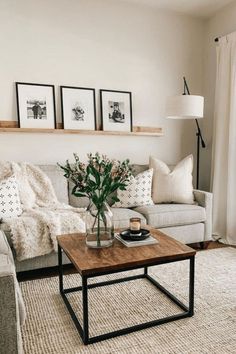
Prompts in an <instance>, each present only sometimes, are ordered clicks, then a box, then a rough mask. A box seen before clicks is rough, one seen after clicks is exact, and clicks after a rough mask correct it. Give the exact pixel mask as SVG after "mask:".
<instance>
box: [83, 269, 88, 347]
mask: <svg viewBox="0 0 236 354" xmlns="http://www.w3.org/2000/svg"><path fill="white" fill-rule="evenodd" d="M82 298H83V342H84V344H88V338H89V329H88V283H87V277H83V276H82Z"/></svg>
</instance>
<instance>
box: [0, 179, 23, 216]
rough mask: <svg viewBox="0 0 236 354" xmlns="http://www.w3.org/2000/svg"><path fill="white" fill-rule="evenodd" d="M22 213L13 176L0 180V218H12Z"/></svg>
mask: <svg viewBox="0 0 236 354" xmlns="http://www.w3.org/2000/svg"><path fill="white" fill-rule="evenodd" d="M21 214H22V209H21V204H20V196H19V190H18V185H17V181H16V178H15V176H14V175H13V176H10V177H8V178H7V179H5V180H3V181H0V218H3V219H4V218H14V217H16V216H19V215H21Z"/></svg>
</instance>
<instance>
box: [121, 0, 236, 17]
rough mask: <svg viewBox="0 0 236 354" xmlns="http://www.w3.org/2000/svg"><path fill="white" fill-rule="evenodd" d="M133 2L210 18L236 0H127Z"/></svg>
mask: <svg viewBox="0 0 236 354" xmlns="http://www.w3.org/2000/svg"><path fill="white" fill-rule="evenodd" d="M125 1H127V2H130V3H133V4H142V5H147V6H152V7H156V8H162V9H166V10H172V11H178V12H182V13H184V14H188V15H192V16H197V17H202V18H209V17H211V16H212V15H214V13H215V12H217V11H218V10H220V9H221V8H222V7H224V6H226V5H228V4H229V3H231V2H234V1H236V0H125Z"/></svg>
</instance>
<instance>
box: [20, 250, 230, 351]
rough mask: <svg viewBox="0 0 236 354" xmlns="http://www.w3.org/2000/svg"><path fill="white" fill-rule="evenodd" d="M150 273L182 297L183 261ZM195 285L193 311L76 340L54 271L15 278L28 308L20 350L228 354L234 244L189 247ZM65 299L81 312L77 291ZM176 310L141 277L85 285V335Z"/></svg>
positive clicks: (71, 281) (71, 278) (70, 279)
mask: <svg viewBox="0 0 236 354" xmlns="http://www.w3.org/2000/svg"><path fill="white" fill-rule="evenodd" d="M133 273H134V272H133ZM150 273H151V274H152V275H153V276H154V277H155V278H157V279H158V280H159V281H160V282H161V283H162V284H163V285H165V286H166V287H167V288H168V289H169V290H171V292H172V293H175V294H176V295H177V296H178V297H179V298H180V299H182V300H183V301H185V302H186V300H187V296H188V291H187V285H188V262H186V261H182V262H178V263H173V264H168V265H161V266H156V267H152V268H150ZM115 276H117V275H115ZM113 277H114V275H113ZM110 278H111V276H110ZM99 280H102V279H101V278H100V279H99ZM95 281H96V280H95ZM65 283H66V284H65V285H66V286H77V284H78V283H80V277H79V276H78V275H77V274H71V275H67V276H66V277H65ZM195 286H196V292H195V315H194V317H192V318H187V319H182V320H179V321H176V322H172V323H168V324H164V325H161V326H158V327H153V328H150V329H146V330H142V331H139V332H135V333H132V334H129V335H125V336H121V337H117V338H113V339H109V340H106V341H103V342H100V343H96V344H90V345H88V346H84V345H83V343H82V341H81V339H80V336H79V334H78V332H77V330H76V328H75V326H74V324H73V322H72V320H71V318H70V316H69V313H68V311H67V309H66V307H65V305H64V302H63V300H62V299H61V297H60V295H59V291H58V278H57V277H52V278H45V279H41V280H34V281H27V282H24V283H21V288H22V291H23V296H24V299H25V303H26V310H27V315H28V317H27V320H26V323H25V325H24V326H23V328H22V332H23V343H24V349H25V353H26V354H34V353H35V354H36V353H37V354H41V353H43V354H52V353H60V354H77V353H83V354H98V353H99V354H108V353H124V354H134V353H135V354H136V353H140V354H146V353H155V354H156V353H157V354H165V353H168V354H177V353H180V354H184V353H187V354H193V353H198V354H199V353H214V354H217V353H219V354H224V353H236V249H233V248H221V249H214V250H209V251H204V252H199V253H197V256H196V277H195ZM70 300H71V301H72V303H73V307H74V309H75V311H76V312H77V313H78V317H79V318H80V319H81V296H80V293H74V294H71V295H70ZM178 312H179V309H178V308H177V307H176V306H175V305H172V303H170V301H169V300H168V299H166V298H165V297H164V296H163V295H162V294H160V293H159V291H158V290H157V289H156V288H155V287H154V286H153V285H152V284H150V283H149V282H148V281H147V280H145V279H140V280H135V281H129V282H125V283H120V284H116V285H110V286H105V287H102V288H94V289H91V290H89V323H90V333H91V334H92V335H96V334H100V333H103V332H105V331H111V330H115V329H117V328H121V327H122V326H123V327H126V326H129V325H134V324H137V323H140V322H142V321H148V320H152V319H156V318H158V317H159V316H163V315H164V316H166V315H170V314H174V313H178Z"/></svg>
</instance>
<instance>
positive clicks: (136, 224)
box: [129, 218, 141, 232]
mask: <svg viewBox="0 0 236 354" xmlns="http://www.w3.org/2000/svg"><path fill="white" fill-rule="evenodd" d="M129 222H130V230H131V231H135V232H137V231H140V229H141V219H140V218H131V219H130V220H129Z"/></svg>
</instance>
